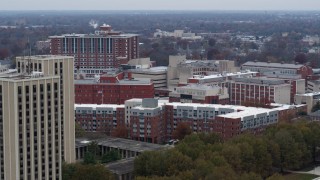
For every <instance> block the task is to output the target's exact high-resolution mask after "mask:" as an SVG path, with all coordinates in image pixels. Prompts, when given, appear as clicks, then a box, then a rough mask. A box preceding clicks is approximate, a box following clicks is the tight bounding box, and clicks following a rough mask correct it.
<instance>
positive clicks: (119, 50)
mask: <svg viewBox="0 0 320 180" xmlns="http://www.w3.org/2000/svg"><path fill="white" fill-rule="evenodd" d="M49 39H50V40H51V44H50V50H51V54H53V55H65V56H73V57H74V66H75V68H79V69H80V70H83V71H89V72H90V71H91V70H96V69H107V68H115V67H119V66H120V65H121V64H127V62H128V61H129V60H130V59H135V58H138V57H139V38H138V35H137V34H122V33H121V32H118V31H113V30H112V27H111V26H109V25H103V26H100V30H99V31H96V32H95V33H94V34H64V35H61V36H50V37H49Z"/></svg>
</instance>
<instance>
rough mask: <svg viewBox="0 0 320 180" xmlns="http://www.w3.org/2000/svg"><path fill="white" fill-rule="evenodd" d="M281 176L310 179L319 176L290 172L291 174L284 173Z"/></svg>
mask: <svg viewBox="0 0 320 180" xmlns="http://www.w3.org/2000/svg"><path fill="white" fill-rule="evenodd" d="M283 177H284V179H285V180H311V179H314V178H316V177H319V176H317V175H313V174H298V173H292V174H287V175H284V176H283Z"/></svg>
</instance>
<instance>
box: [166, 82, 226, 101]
mask: <svg viewBox="0 0 320 180" xmlns="http://www.w3.org/2000/svg"><path fill="white" fill-rule="evenodd" d="M169 101H170V102H184V103H201V104H229V93H228V89H227V88H226V87H219V86H207V85H201V84H190V85H187V86H181V87H176V88H175V90H174V91H172V92H170V93H169Z"/></svg>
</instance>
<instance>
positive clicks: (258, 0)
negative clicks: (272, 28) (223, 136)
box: [0, 0, 320, 10]
mask: <svg viewBox="0 0 320 180" xmlns="http://www.w3.org/2000/svg"><path fill="white" fill-rule="evenodd" d="M0 10H320V0H1V3H0Z"/></svg>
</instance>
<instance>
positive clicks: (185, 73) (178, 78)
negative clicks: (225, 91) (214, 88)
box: [167, 56, 237, 90]
mask: <svg viewBox="0 0 320 180" xmlns="http://www.w3.org/2000/svg"><path fill="white" fill-rule="evenodd" d="M236 71H237V68H236V67H235V64H234V62H233V61H229V60H186V59H185V56H170V57H169V66H168V75H167V78H168V88H169V89H170V90H172V89H173V88H174V87H177V86H180V85H186V84H187V83H188V79H189V78H191V77H193V76H194V75H202V76H208V75H211V74H214V73H225V72H236Z"/></svg>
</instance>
